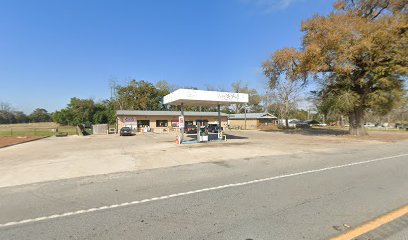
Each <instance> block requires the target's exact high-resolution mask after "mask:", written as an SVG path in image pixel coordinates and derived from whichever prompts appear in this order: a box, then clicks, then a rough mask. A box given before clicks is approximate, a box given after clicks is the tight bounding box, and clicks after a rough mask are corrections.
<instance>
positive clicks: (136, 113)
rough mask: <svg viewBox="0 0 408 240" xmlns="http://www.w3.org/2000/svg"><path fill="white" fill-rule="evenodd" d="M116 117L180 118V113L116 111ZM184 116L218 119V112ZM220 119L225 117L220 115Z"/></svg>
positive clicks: (187, 113) (190, 113)
mask: <svg viewBox="0 0 408 240" xmlns="http://www.w3.org/2000/svg"><path fill="white" fill-rule="evenodd" d="M116 115H117V116H180V115H181V113H180V111H142V110H117V111H116ZM184 116H196V117H218V112H184ZM221 116H222V117H227V116H228V115H227V114H225V113H221Z"/></svg>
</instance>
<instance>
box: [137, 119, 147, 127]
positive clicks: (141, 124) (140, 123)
mask: <svg viewBox="0 0 408 240" xmlns="http://www.w3.org/2000/svg"><path fill="white" fill-rule="evenodd" d="M147 126H150V121H149V120H137V127H138V128H142V127H147Z"/></svg>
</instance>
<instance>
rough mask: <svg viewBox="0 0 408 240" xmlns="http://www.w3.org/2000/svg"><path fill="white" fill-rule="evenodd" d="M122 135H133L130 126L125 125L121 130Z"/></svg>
mask: <svg viewBox="0 0 408 240" xmlns="http://www.w3.org/2000/svg"><path fill="white" fill-rule="evenodd" d="M119 135H120V136H132V129H131V128H130V127H123V128H121V129H120V132H119Z"/></svg>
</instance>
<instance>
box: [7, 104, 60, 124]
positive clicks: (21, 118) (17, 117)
mask: <svg viewBox="0 0 408 240" xmlns="http://www.w3.org/2000/svg"><path fill="white" fill-rule="evenodd" d="M51 120H52V117H51V114H50V113H48V112H47V110H45V109H43V108H37V109H35V110H34V111H33V112H32V113H30V114H29V115H27V114H25V113H23V112H21V111H15V110H13V108H12V107H11V106H10V104H8V103H0V124H12V123H30V122H33V123H34V122H50V121H51Z"/></svg>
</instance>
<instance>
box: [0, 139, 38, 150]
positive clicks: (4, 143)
mask: <svg viewBox="0 0 408 240" xmlns="http://www.w3.org/2000/svg"><path fill="white" fill-rule="evenodd" d="M41 138H43V137H34V136H25V137H11V136H0V148H2V147H7V146H11V145H15V144H19V143H25V142H31V141H34V140H38V139H41Z"/></svg>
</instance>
